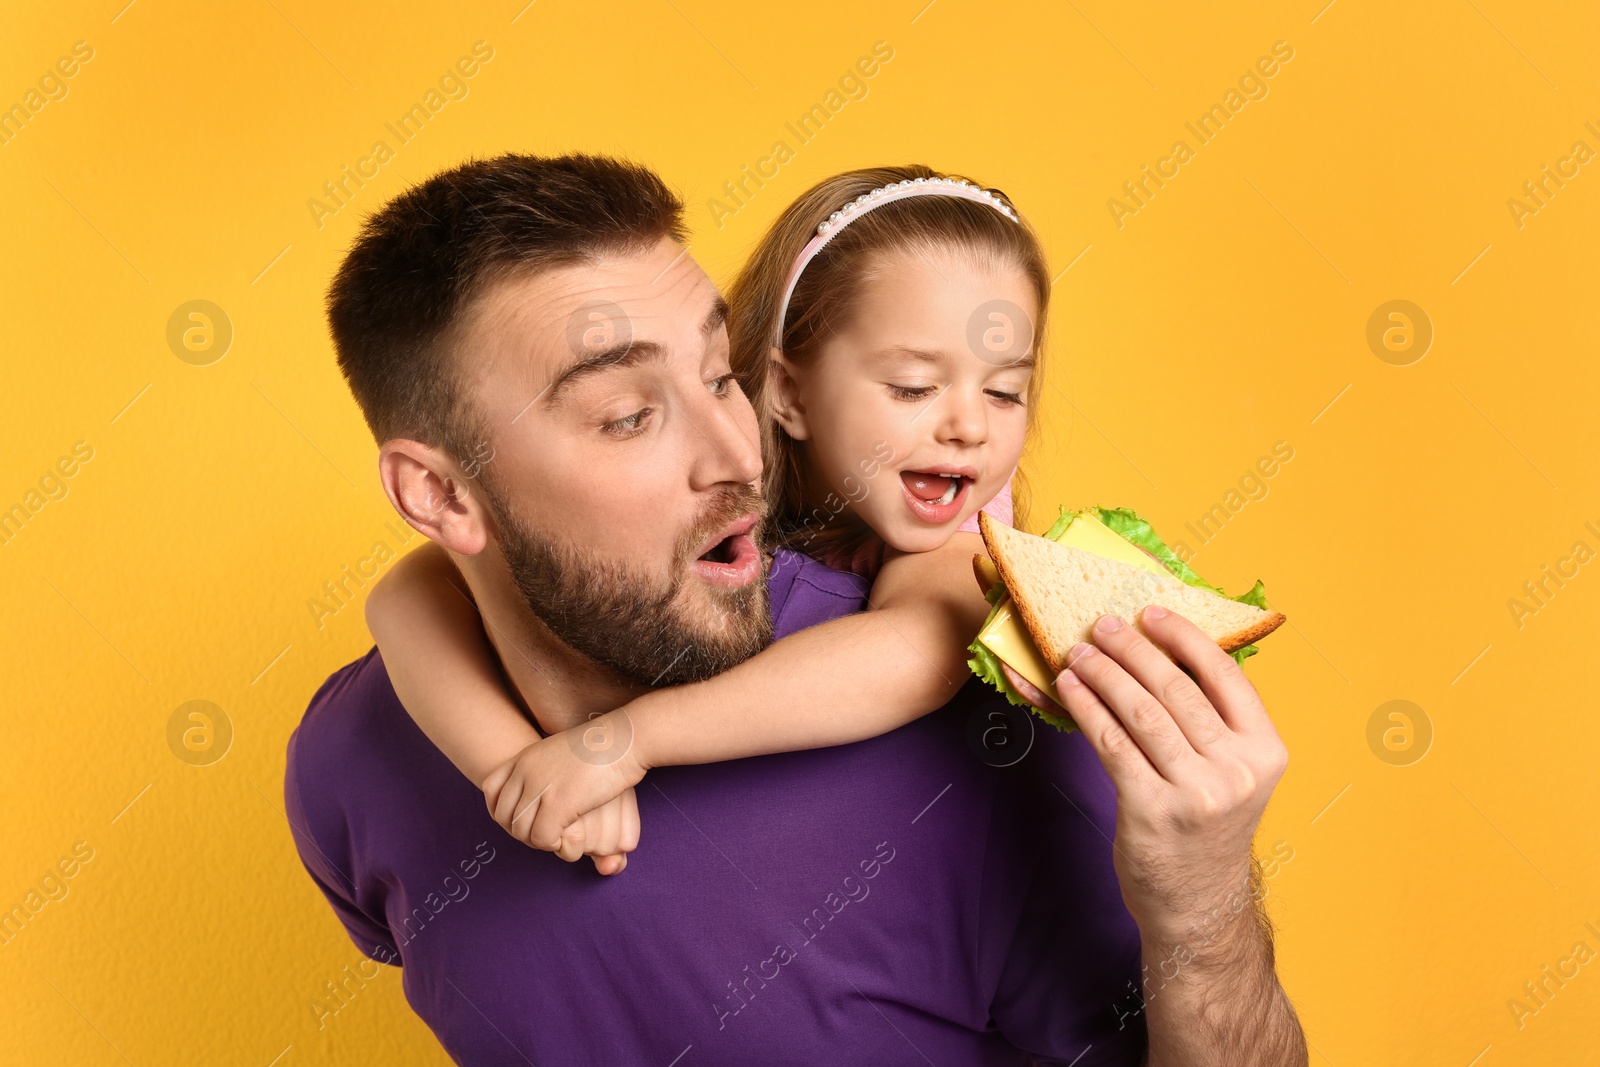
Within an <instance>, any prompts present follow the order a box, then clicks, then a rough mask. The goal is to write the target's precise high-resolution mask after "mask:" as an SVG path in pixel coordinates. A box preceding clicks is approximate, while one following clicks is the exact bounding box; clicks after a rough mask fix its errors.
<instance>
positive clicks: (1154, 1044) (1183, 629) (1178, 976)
mask: <svg viewBox="0 0 1600 1067" xmlns="http://www.w3.org/2000/svg"><path fill="white" fill-rule="evenodd" d="M1141 625H1142V627H1143V628H1144V631H1145V633H1144V634H1141V633H1140V632H1139V629H1138V628H1136V627H1133V626H1130V625H1128V624H1127V623H1126V622H1125V621H1124V620H1122V619H1119V618H1117V617H1116V616H1114V615H1106V616H1102V617H1101V618H1100V620H1099V621H1098V622H1097V623H1096V624H1095V630H1094V634H1093V638H1094V644H1093V645H1079V646H1077V647H1076V648H1074V649H1073V651H1072V653H1071V654H1070V655H1069V657H1068V669H1067V670H1064V671H1062V673H1061V675H1060V676H1059V677H1058V678H1057V679H1056V692H1057V693H1059V694H1060V696H1061V699H1062V701H1063V705H1061V706H1064V710H1065V711H1066V713H1067V714H1068V715H1070V716H1071V717H1072V719H1073V721H1074V722H1076V723H1077V724H1078V728H1079V729H1080V730H1082V731H1083V734H1084V737H1085V738H1086V739H1087V740H1088V742H1089V743H1090V744H1091V745H1092V746H1093V747H1094V749H1095V752H1096V753H1097V754H1098V755H1099V757H1100V761H1101V763H1103V764H1104V765H1105V768H1106V771H1107V772H1108V773H1109V774H1110V776H1111V780H1112V782H1113V783H1114V784H1115V785H1116V789H1117V827H1116V836H1115V839H1114V842H1113V844H1114V846H1115V856H1114V860H1113V862H1114V863H1115V866H1116V871H1117V878H1118V880H1119V882H1120V883H1121V886H1122V896H1123V901H1124V902H1125V903H1126V905H1127V907H1128V911H1129V912H1130V913H1131V914H1132V915H1133V918H1134V920H1135V921H1136V922H1137V923H1138V924H1139V932H1140V935H1141V941H1142V947H1143V951H1144V957H1145V964H1146V978H1145V990H1144V1001H1145V1008H1146V1009H1147V1018H1146V1021H1147V1025H1148V1027H1149V1033H1150V1061H1149V1062H1150V1063H1151V1064H1190V1063H1194V1064H1201V1063H1206V1064H1209V1063H1219V1062H1226V1063H1233V1062H1241V1063H1242V1062H1249V1063H1262V1064H1267V1063H1270V1064H1280V1063H1282V1064H1291V1063H1293V1064H1301V1063H1305V1062H1306V1051H1305V1042H1304V1037H1303V1035H1302V1034H1301V1031H1300V1027H1299V1023H1298V1020H1297V1019H1296V1018H1295V1015H1294V1009H1293V1007H1292V1006H1290V1004H1289V1002H1288V998H1287V997H1286V996H1284V994H1283V991H1282V989H1281V988H1280V987H1279V985H1278V981H1277V976H1276V974H1275V973H1274V970H1273V965H1272V946H1271V939H1270V932H1269V930H1268V928H1267V927H1266V925H1265V922H1264V919H1263V917H1262V916H1261V915H1260V914H1259V913H1258V911H1257V909H1256V908H1255V907H1254V905H1255V903H1256V902H1255V900H1254V899H1253V895H1252V892H1251V890H1252V882H1251V875H1252V859H1251V853H1250V847H1251V840H1252V838H1253V837H1254V835H1255V831H1256V826H1257V825H1258V824H1259V823H1260V821H1261V813H1262V811H1263V810H1264V809H1265V808H1266V805H1267V799H1268V797H1270V796H1271V795H1272V790H1273V787H1274V786H1276V785H1277V783H1278V779H1279V778H1280V777H1282V775H1283V771H1284V768H1285V766H1286V765H1287V763H1288V751H1287V750H1286V749H1285V748H1284V745H1283V742H1282V741H1281V740H1280V739H1279V737H1278V733H1277V731H1276V730H1275V729H1274V728H1273V725H1272V720H1271V719H1270V718H1268V716H1267V711H1266V708H1265V707H1263V706H1262V703H1261V698H1260V696H1259V695H1258V694H1257V693H1256V690H1255V687H1254V686H1252V685H1251V684H1250V682H1249V680H1248V679H1247V678H1245V676H1244V672H1243V671H1242V670H1241V669H1240V668H1239V665H1238V663H1236V662H1235V661H1234V659H1233V657H1232V656H1230V655H1228V654H1227V653H1226V652H1223V651H1222V649H1220V648H1219V647H1218V646H1217V644H1216V642H1214V641H1213V640H1211V639H1210V638H1209V637H1207V636H1206V635H1205V634H1204V633H1202V632H1201V631H1200V629H1199V628H1198V627H1196V626H1195V625H1194V624H1193V623H1191V622H1189V621H1188V620H1187V619H1184V618H1183V617H1182V616H1180V615H1175V614H1173V613H1171V612H1168V611H1164V610H1162V609H1160V608H1157V607H1153V606H1152V607H1148V608H1146V609H1145V610H1144V612H1143V615H1142V617H1141ZM1145 634H1148V635H1149V636H1148V637H1146V636H1145ZM1158 646H1159V647H1158ZM1163 649H1165V650H1166V651H1165V652H1163ZM1168 653H1170V658H1169V655H1168ZM1174 660H1176V661H1177V662H1174ZM1178 663H1182V664H1183V665H1184V666H1185V667H1187V668H1188V669H1189V670H1190V671H1191V672H1192V673H1193V675H1194V677H1193V678H1190V677H1189V675H1186V674H1185V673H1184V672H1183V671H1182V670H1180V669H1179V667H1178ZM1007 673H1008V675H1009V676H1010V677H1011V679H1012V681H1013V683H1016V682H1018V681H1022V680H1021V679H1019V678H1017V677H1016V676H1015V675H1014V674H1012V673H1011V672H1010V671H1009V670H1008V671H1007ZM1197 683H1198V684H1197ZM1019 690H1020V691H1021V692H1022V693H1023V695H1024V696H1026V697H1028V698H1029V699H1030V700H1034V701H1035V702H1036V703H1037V702H1039V701H1044V702H1045V703H1041V704H1040V706H1041V707H1049V706H1051V705H1055V702H1054V701H1051V700H1049V698H1048V697H1047V696H1045V695H1044V694H1042V693H1040V692H1039V691H1038V690H1037V689H1036V688H1035V687H1033V686H1031V685H1027V684H1026V682H1023V685H1022V686H1019ZM1247 904H1248V905H1249V906H1246V905H1247ZM1174 961H1177V964H1178V966H1177V967H1176V969H1173V970H1171V972H1170V973H1169V970H1168V968H1169V967H1171V965H1172V963H1173V962H1174ZM1153 969H1159V970H1160V974H1161V978H1162V979H1166V981H1161V982H1159V983H1158V980H1157V979H1156V977H1155V976H1154V974H1152V970H1153ZM1158 985H1159V988H1156V987H1157V986H1158Z"/></svg>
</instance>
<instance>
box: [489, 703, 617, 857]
mask: <svg viewBox="0 0 1600 1067" xmlns="http://www.w3.org/2000/svg"><path fill="white" fill-rule="evenodd" d="M613 714H616V713H613ZM613 725H615V724H614V723H612V722H611V721H610V720H609V717H605V716H602V717H601V719H596V720H591V721H590V722H589V723H585V724H582V725H580V726H577V727H574V728H572V729H570V730H564V731H562V732H561V733H557V734H552V735H551V736H549V737H546V738H541V739H540V740H538V741H535V742H534V743H533V744H531V745H529V746H528V747H526V748H524V749H523V750H522V751H521V752H519V753H518V754H517V755H516V756H514V757H513V758H512V759H510V760H508V761H506V762H505V763H504V764H502V765H501V766H500V767H498V768H496V769H495V770H494V771H493V772H492V773H490V775H489V776H488V778H486V779H484V782H483V792H484V799H485V801H486V802H487V804H488V807H489V812H490V814H491V815H492V816H493V817H494V821H495V822H496V823H498V824H499V826H500V827H501V828H502V829H503V830H505V831H506V832H507V833H509V834H510V835H511V836H512V837H514V838H516V839H517V840H518V841H521V842H523V843H524V844H527V845H529V846H531V847H533V848H537V849H542V850H544V851H546V852H555V853H556V854H557V855H559V856H561V858H562V859H564V860H567V861H568V862H571V861H573V860H576V859H578V858H579V857H580V856H583V855H586V854H587V855H592V856H595V857H596V863H595V866H596V867H597V868H598V869H599V870H600V871H601V873H602V874H605V873H614V871H612V870H608V868H610V867H614V868H615V870H621V869H622V867H621V864H620V863H616V862H611V863H604V864H602V863H601V862H600V858H601V857H611V858H612V859H613V861H615V860H621V859H622V854H623V853H627V852H631V851H633V850H634V849H635V848H636V847H638V843H639V809H638V804H637V802H636V800H635V799H634V796H633V785H634V784H635V783H636V782H638V781H639V780H640V779H641V778H642V777H643V771H642V770H641V769H640V768H639V767H638V764H637V762H636V761H635V760H633V759H632V758H630V752H629V751H628V749H627V747H625V746H621V747H619V748H608V747H604V746H601V745H599V744H597V743H596V742H595V741H594V737H595V736H597V735H599V734H600V733H602V732H605V731H608V730H609V729H610V728H611V727H612V726H613ZM624 862H625V861H624Z"/></svg>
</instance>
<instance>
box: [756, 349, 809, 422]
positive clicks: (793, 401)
mask: <svg viewBox="0 0 1600 1067" xmlns="http://www.w3.org/2000/svg"><path fill="white" fill-rule="evenodd" d="M767 384H768V395H769V397H770V398H771V399H770V400H769V404H770V406H771V409H772V417H773V418H774V419H776V420H777V422H778V425H779V426H782V427H783V429H784V432H785V433H787V434H788V435H789V437H790V438H791V439H792V440H795V441H804V440H806V439H807V438H808V437H810V436H811V430H810V428H809V427H808V426H807V425H806V406H805V404H804V403H802V402H801V400H800V382H799V377H798V375H796V373H795V367H794V364H793V363H790V362H789V359H788V357H787V356H785V355H784V354H783V353H782V352H780V351H779V350H778V349H776V348H774V349H773V350H772V356H771V358H770V359H769V361H768V363H767Z"/></svg>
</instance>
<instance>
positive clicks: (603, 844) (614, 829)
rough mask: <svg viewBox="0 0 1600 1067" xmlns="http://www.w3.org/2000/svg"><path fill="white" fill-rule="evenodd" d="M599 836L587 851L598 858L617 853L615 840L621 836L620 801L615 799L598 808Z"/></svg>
mask: <svg viewBox="0 0 1600 1067" xmlns="http://www.w3.org/2000/svg"><path fill="white" fill-rule="evenodd" d="M598 814H599V817H600V836H599V837H598V838H597V839H596V840H595V842H594V843H593V844H591V845H590V846H589V851H590V852H592V853H594V854H596V855H599V856H609V855H612V854H613V853H615V852H616V851H617V840H618V839H619V838H620V837H621V836H622V800H621V798H620V797H619V798H617V799H615V800H612V801H609V802H608V803H606V804H605V805H604V806H602V807H601V808H600V811H599V813H598Z"/></svg>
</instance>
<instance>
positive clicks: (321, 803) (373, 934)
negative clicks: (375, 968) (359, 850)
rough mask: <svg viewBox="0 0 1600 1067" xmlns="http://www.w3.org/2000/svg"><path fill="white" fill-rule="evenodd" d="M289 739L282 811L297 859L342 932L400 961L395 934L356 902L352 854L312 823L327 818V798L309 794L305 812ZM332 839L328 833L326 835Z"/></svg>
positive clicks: (386, 959)
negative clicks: (319, 832)
mask: <svg viewBox="0 0 1600 1067" xmlns="http://www.w3.org/2000/svg"><path fill="white" fill-rule="evenodd" d="M298 740H299V738H295V739H293V740H292V741H291V744H290V747H289V760H288V766H287V768H286V770H285V773H284V780H283V803H284V813H285V815H287V816H288V819H289V831H290V833H291V834H292V835H293V837H294V847H295V850H296V851H297V852H299V853H300V862H301V864H302V865H303V866H304V867H305V869H306V873H307V874H309V875H311V880H312V881H313V882H315V883H316V885H317V888H318V889H320V890H322V895H323V896H324V897H326V898H327V900H328V903H329V904H330V905H331V906H332V907H333V911H334V914H335V915H337V916H338V917H339V921H340V922H341V923H343V924H344V928H345V932H346V933H347V934H349V935H350V940H351V941H354V942H355V945H356V947H357V948H359V949H360V950H361V951H362V952H364V953H365V954H366V955H368V956H370V957H371V958H372V959H375V960H377V961H378V962H379V963H388V964H393V965H394V966H399V965H400V954H399V952H398V951H396V950H395V946H394V938H393V935H392V934H390V932H389V929H388V927H387V926H385V925H384V924H383V922H382V921H381V918H379V917H375V916H374V915H372V914H370V913H369V912H368V911H367V910H365V909H363V908H362V907H361V906H360V905H359V904H358V903H357V902H356V889H355V884H354V882H353V881H352V880H351V871H352V857H351V856H350V855H348V854H347V852H348V850H341V849H339V848H338V847H337V846H336V845H332V844H331V843H329V844H324V842H323V841H322V840H319V838H318V836H317V835H316V833H315V832H314V831H313V829H312V827H313V825H314V817H323V818H326V817H327V815H328V814H329V813H328V811H326V810H324V808H325V807H326V803H325V802H326V801H327V800H328V799H329V798H326V797H317V796H312V797H311V798H309V800H310V808H311V810H310V811H309V812H308V810H307V803H306V798H303V796H302V792H301V785H300V775H299V773H298V771H299V767H298V760H297V758H296V750H297V746H296V744H295V742H297V741H298ZM326 836H328V837H329V838H330V840H331V835H326Z"/></svg>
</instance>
